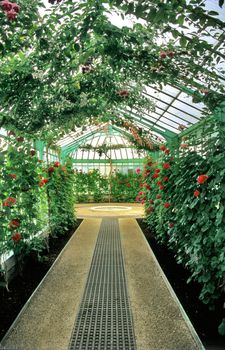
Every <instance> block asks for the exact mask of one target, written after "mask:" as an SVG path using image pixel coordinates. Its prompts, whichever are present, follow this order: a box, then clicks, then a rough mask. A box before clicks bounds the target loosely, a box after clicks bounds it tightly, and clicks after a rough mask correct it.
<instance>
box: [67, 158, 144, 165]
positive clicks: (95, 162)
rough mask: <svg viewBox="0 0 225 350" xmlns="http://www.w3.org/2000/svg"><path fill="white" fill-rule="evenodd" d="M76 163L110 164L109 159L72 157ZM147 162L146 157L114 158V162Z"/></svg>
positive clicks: (112, 161)
mask: <svg viewBox="0 0 225 350" xmlns="http://www.w3.org/2000/svg"><path fill="white" fill-rule="evenodd" d="M72 162H73V163H74V164H110V160H109V159H91V160H88V159H72ZM144 162H145V158H133V159H112V160H111V163H112V164H123V165H125V164H130V165H132V164H142V163H144Z"/></svg>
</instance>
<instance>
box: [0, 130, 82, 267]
mask: <svg viewBox="0 0 225 350" xmlns="http://www.w3.org/2000/svg"><path fill="white" fill-rule="evenodd" d="M0 151H1V153H0V154H1V157H0V165H1V167H0V227H1V232H0V254H3V253H6V252H9V251H10V250H12V251H13V252H14V254H15V256H16V257H17V259H18V261H20V262H21V261H23V257H24V256H26V255H28V254H31V253H32V254H35V255H36V257H37V258H40V257H41V252H42V251H43V249H44V248H45V247H46V244H45V237H46V236H47V234H48V233H49V232H50V233H51V234H53V235H56V234H64V233H66V232H67V231H68V229H70V228H71V227H73V225H74V223H75V209H74V202H75V195H74V191H73V185H74V172H73V170H72V164H71V162H70V161H69V160H68V161H67V162H66V163H65V164H64V165H63V166H62V165H60V163H59V162H55V163H54V164H53V165H52V164H48V165H47V168H46V167H45V166H46V164H43V161H40V160H38V158H37V151H36V150H35V149H34V148H33V141H32V139H31V138H30V137H29V135H26V137H23V136H21V135H19V134H18V133H17V134H16V135H15V134H14V132H12V131H10V132H8V136H7V137H6V138H5V140H4V143H3V144H2V148H0ZM49 169H51V171H49ZM41 232H43V233H44V234H41Z"/></svg>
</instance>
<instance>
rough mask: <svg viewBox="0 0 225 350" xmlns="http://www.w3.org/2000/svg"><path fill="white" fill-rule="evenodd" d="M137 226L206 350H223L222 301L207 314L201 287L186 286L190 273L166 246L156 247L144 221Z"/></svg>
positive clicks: (192, 284) (224, 340) (224, 349)
mask: <svg viewBox="0 0 225 350" xmlns="http://www.w3.org/2000/svg"><path fill="white" fill-rule="evenodd" d="M137 222H138V224H139V226H140V227H141V229H142V231H143V233H144V235H145V237H146V239H147V241H148V243H149V245H150V247H151V249H152V250H153V252H154V254H155V256H156V258H157V260H158V262H159V264H160V266H161V268H162V270H163V271H164V273H165V275H166V277H167V279H168V280H169V282H170V284H171V286H172V287H173V289H174V291H175V293H176V295H177V297H178V299H179V300H180V303H181V304H182V306H183V308H184V310H185V312H186V314H187V315H188V317H189V319H190V321H191V323H192V324H193V326H194V328H195V330H196V332H197V333H198V336H199V338H200V339H201V341H202V343H203V344H204V346H205V348H206V349H207V350H208V349H210V350H225V336H224V337H222V336H220V335H219V334H218V330H217V327H218V325H219V324H220V322H221V320H222V318H223V317H225V315H224V313H223V307H222V306H223V303H224V298H223V300H222V298H221V300H218V302H217V303H216V305H215V310H214V311H210V310H209V309H208V307H207V305H205V304H203V303H202V302H201V301H200V300H199V299H198V296H199V294H200V291H201V286H200V285H199V284H198V283H197V282H190V283H188V284H187V282H186V281H187V279H188V278H189V276H190V273H189V271H188V270H187V269H185V268H184V267H183V266H182V265H179V264H177V262H176V260H175V258H174V255H173V253H172V252H171V251H170V250H168V248H167V247H166V246H163V245H161V244H159V243H157V241H156V240H155V238H154V235H153V234H152V233H151V232H150V231H149V229H148V227H147V225H146V223H145V221H144V219H138V220H137Z"/></svg>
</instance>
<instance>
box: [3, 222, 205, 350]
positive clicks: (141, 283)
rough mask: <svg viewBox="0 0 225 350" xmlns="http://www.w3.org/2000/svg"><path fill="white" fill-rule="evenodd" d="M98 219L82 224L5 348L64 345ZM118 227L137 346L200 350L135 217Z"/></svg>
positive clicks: (59, 348) (48, 349) (60, 349)
mask: <svg viewBox="0 0 225 350" xmlns="http://www.w3.org/2000/svg"><path fill="white" fill-rule="evenodd" d="M100 223H101V219H97V218H90V219H85V220H84V221H83V222H82V224H81V225H80V227H79V228H78V229H77V231H76V234H75V235H74V236H73V237H72V238H71V239H70V241H69V242H68V244H67V245H66V247H65V248H64V250H63V252H62V253H61V255H60V256H59V258H58V259H57V261H56V262H55V264H54V265H53V267H52V268H51V270H50V271H49V272H48V274H47V276H46V277H45V278H44V280H43V281H42V283H41V284H40V285H39V287H38V288H37V290H36V291H35V292H34V294H33V295H32V297H31V298H30V300H29V301H28V303H27V304H26V305H25V307H24V308H23V310H22V312H21V313H20V315H19V317H18V318H17V319H16V321H15V322H14V324H13V326H12V327H11V328H10V330H9V332H8V333H7V334H6V336H5V338H4V339H3V341H2V344H1V345H2V347H3V348H4V349H5V350H7V349H8V350H66V349H68V345H69V341H70V337H71V332H72V329H73V327H74V321H75V318H76V315H77V313H78V310H79V305H80V301H81V298H82V295H83V291H84V286H85V282H86V279H87V276H88V272H89V267H90V264H91V259H92V255H93V251H94V247H95V243H96V239H97V235H98V232H99V228H100ZM119 227H120V232H121V240H122V249H123V255H124V262H125V270H126V276H127V278H126V279H127V284H128V293H129V298H130V304H131V310H132V314H133V321H134V331H135V338H136V344H137V350H195V349H204V348H203V346H202V344H201V342H200V340H199V339H198V337H197V335H196V333H195V331H194V329H193V327H192V326H191V324H190V321H189V320H188V319H187V316H186V315H185V313H184V312H183V310H182V308H181V307H180V305H179V303H178V301H177V299H176V297H175V295H174V293H173V291H172V290H171V287H170V286H169V284H168V282H167V280H166V278H165V276H164V274H163V272H162V270H161V268H160V267H159V265H158V263H157V261H156V259H155V257H154V255H153V253H152V251H151V249H150V248H149V246H148V244H147V242H146V240H145V238H144V236H143V233H142V231H141V230H140V228H139V226H138V224H137V222H136V220H135V219H132V218H122V219H119ZM0 349H1V347H0ZM97 349H101V350H107V349H102V348H101V347H99V348H96V350H97ZM82 350H83V349H82ZM84 350H85V349H84ZM115 350H116V349H115ZM124 350H126V349H124Z"/></svg>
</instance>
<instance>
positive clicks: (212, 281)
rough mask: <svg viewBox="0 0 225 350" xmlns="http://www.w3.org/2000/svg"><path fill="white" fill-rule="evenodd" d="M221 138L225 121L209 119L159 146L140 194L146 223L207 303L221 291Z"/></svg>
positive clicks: (224, 188)
mask: <svg viewBox="0 0 225 350" xmlns="http://www.w3.org/2000/svg"><path fill="white" fill-rule="evenodd" d="M222 108H224V107H222ZM223 113H224V111H223ZM224 138H225V121H216V120H214V121H211V122H208V123H205V125H203V126H202V128H201V129H200V128H199V129H198V130H197V131H196V132H193V133H192V134H190V135H187V136H185V137H184V138H183V139H181V140H180V144H179V146H178V147H176V148H174V149H171V150H168V149H167V148H166V147H165V146H162V147H161V152H162V155H161V159H160V160H159V163H154V164H153V163H152V162H149V163H148V164H146V168H145V174H146V179H145V182H146V184H147V185H148V186H149V187H148V189H146V191H145V193H144V194H143V196H142V198H143V197H144V198H145V210H146V215H147V216H146V221H147V223H148V225H149V228H150V229H151V230H152V231H153V232H154V233H155V237H156V239H157V240H158V241H159V242H161V243H164V244H166V245H167V246H168V247H169V248H170V249H172V250H173V252H174V254H175V257H176V259H177V262H178V263H181V264H183V265H184V266H185V267H187V268H188V269H189V271H190V273H191V276H190V278H189V281H190V280H195V281H197V282H199V283H200V284H201V286H202V289H201V293H200V296H199V298H200V299H201V300H202V301H203V302H204V303H205V304H208V305H209V306H210V307H213V304H214V301H215V300H216V299H218V298H222V297H224V296H225V278H224V276H225V168H224V164H225V152H224V151H225V146H224ZM142 198H140V199H142ZM219 331H220V333H221V334H225V319H223V321H222V323H221V325H220V326H219Z"/></svg>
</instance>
